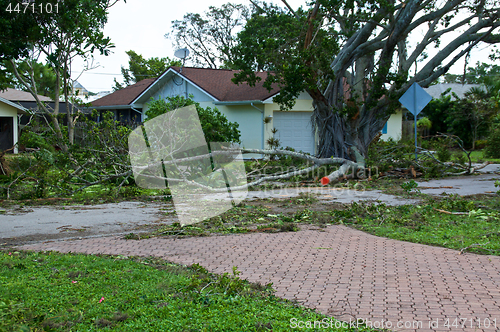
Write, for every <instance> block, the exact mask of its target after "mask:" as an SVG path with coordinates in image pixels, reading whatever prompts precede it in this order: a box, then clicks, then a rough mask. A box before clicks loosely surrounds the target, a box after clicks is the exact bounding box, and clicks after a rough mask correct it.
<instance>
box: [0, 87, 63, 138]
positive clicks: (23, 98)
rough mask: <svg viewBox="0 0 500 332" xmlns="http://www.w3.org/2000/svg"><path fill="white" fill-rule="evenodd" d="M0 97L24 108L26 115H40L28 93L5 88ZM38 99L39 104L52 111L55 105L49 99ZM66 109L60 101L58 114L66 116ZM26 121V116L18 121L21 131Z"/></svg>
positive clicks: (0, 91)
mask: <svg viewBox="0 0 500 332" xmlns="http://www.w3.org/2000/svg"><path fill="white" fill-rule="evenodd" d="M0 97H1V98H4V99H7V100H8V101H11V102H13V103H15V104H17V105H19V106H22V107H24V108H26V109H27V110H28V111H29V113H27V114H30V113H35V114H36V113H38V114H40V112H39V110H38V105H37V103H36V100H35V98H34V97H33V95H32V94H31V93H29V92H26V91H21V90H16V89H11V88H7V89H5V90H3V91H2V90H0ZM38 99H39V100H40V101H41V102H43V103H46V104H47V106H49V108H51V109H54V107H55V103H54V101H53V100H52V99H51V98H49V97H45V96H41V95H38ZM66 107H67V106H66V103H65V102H63V101H60V102H59V113H60V114H66ZM28 121H29V118H28V117H26V116H24V117H22V118H21V121H20V126H21V129H22V128H23V127H24V125H26V123H27V122H28Z"/></svg>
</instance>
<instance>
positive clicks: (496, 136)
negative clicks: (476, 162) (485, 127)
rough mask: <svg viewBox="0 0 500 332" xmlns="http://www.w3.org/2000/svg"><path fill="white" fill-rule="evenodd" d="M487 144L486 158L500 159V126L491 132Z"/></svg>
mask: <svg viewBox="0 0 500 332" xmlns="http://www.w3.org/2000/svg"><path fill="white" fill-rule="evenodd" d="M487 142H488V143H487V144H486V147H485V148H484V156H485V157H486V158H500V126H495V127H494V128H492V129H491V130H490V134H489V135H488V141H487Z"/></svg>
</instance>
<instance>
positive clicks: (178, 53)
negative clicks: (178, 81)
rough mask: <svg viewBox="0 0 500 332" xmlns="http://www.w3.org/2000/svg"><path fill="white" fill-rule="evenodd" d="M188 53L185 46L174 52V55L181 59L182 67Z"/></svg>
mask: <svg viewBox="0 0 500 332" xmlns="http://www.w3.org/2000/svg"><path fill="white" fill-rule="evenodd" d="M188 55H189V50H188V49H187V48H181V49H178V50H177V51H175V52H174V56H175V57H177V58H179V59H182V67H184V63H185V62H186V58H187V57H188ZM182 67H181V70H180V72H181V73H182Z"/></svg>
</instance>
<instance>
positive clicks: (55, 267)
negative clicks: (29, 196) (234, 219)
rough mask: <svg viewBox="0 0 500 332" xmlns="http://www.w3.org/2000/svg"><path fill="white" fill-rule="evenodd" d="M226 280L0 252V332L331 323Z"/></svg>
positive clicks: (149, 264)
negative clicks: (308, 322)
mask: <svg viewBox="0 0 500 332" xmlns="http://www.w3.org/2000/svg"><path fill="white" fill-rule="evenodd" d="M233 272H234V273H233V274H232V275H229V274H225V275H223V276H216V275H211V274H209V273H207V271H206V270H204V269H203V268H202V267H200V266H196V265H195V266H192V267H190V268H186V267H182V266H179V265H174V264H170V263H167V262H165V261H163V260H160V259H139V258H127V257H120V256H118V257H109V256H108V257H101V256H96V255H81V254H80V255H74V254H58V253H55V252H46V253H36V252H17V251H16V252H13V251H10V252H9V251H5V250H4V251H0V331H98V330H99V331H103V330H104V331H105V330H109V331H289V330H290V326H291V325H290V324H291V319H294V318H295V319H296V320H297V322H298V321H303V322H306V321H310V322H314V321H317V322H319V321H322V322H328V324H330V323H331V322H333V324H335V322H336V321H335V320H332V319H331V318H330V317H327V316H323V315H320V314H318V313H316V312H314V311H312V310H309V309H305V308H301V307H299V306H297V305H294V304H292V303H291V302H289V301H286V300H283V299H280V298H277V297H275V296H274V295H273V290H272V288H271V287H270V286H269V285H267V286H261V285H258V284H250V283H248V282H246V281H243V280H241V279H239V277H238V271H237V270H234V271H233ZM301 330H305V331H313V330H314V331H318V329H314V328H310V329H307V328H305V329H301ZM321 330H330V331H351V329H339V330H338V329H335V328H333V329H321ZM354 330H355V329H352V331H354ZM363 330H365V329H361V330H359V331H363ZM367 330H368V329H366V330H365V331H367ZM356 331H358V330H356Z"/></svg>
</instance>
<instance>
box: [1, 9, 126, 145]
mask: <svg viewBox="0 0 500 332" xmlns="http://www.w3.org/2000/svg"><path fill="white" fill-rule="evenodd" d="M117 1H118V0H65V1H64V8H62V6H59V8H58V12H57V13H56V12H53V11H52V12H48V11H47V10H46V8H47V7H43V6H38V5H37V6H33V10H31V7H30V9H29V10H27V11H26V12H24V13H22V14H18V15H17V14H16V13H11V14H12V15H14V16H15V20H18V21H19V22H18V24H20V25H21V26H22V25H23V24H26V25H27V26H31V27H33V21H36V22H37V23H38V26H37V27H36V28H33V30H30V29H28V30H29V32H30V34H29V35H28V36H27V37H26V38H24V39H21V40H22V41H26V42H23V43H20V44H17V43H15V42H14V41H13V40H11V38H13V37H14V36H8V41H7V45H14V46H15V47H17V49H14V46H12V47H11V48H8V52H7V51H5V52H4V58H5V59H8V60H10V62H11V64H12V66H13V71H14V75H15V76H16V78H17V80H18V81H19V83H20V84H22V85H23V86H24V88H25V89H26V90H27V91H29V92H30V93H31V94H32V95H33V97H34V98H35V99H36V100H37V102H38V104H39V107H40V108H41V109H42V110H43V111H44V112H45V113H46V114H47V115H48V116H49V117H50V118H51V120H52V123H53V128H52V129H53V130H54V132H55V133H56V135H57V137H58V138H59V139H60V141H61V145H62V148H63V149H64V150H67V144H66V143H65V142H69V144H72V143H73V140H74V128H75V123H76V121H77V119H78V116H79V112H78V111H77V110H76V109H74V103H71V104H70V105H69V107H67V111H66V120H67V126H68V128H67V132H68V134H67V136H66V138H65V137H64V135H63V130H62V128H61V126H60V124H59V120H58V114H59V99H60V98H59V97H60V95H62V96H63V99H64V100H66V101H70V99H71V96H70V87H71V86H72V84H73V80H72V78H71V76H70V73H71V72H72V70H71V69H72V63H73V60H74V59H75V58H77V57H80V58H83V59H84V60H85V61H86V63H87V69H91V68H92V67H93V58H92V55H93V54H94V52H96V51H98V52H99V53H100V54H104V55H108V54H109V52H110V49H111V48H112V47H113V46H114V45H113V44H112V43H111V40H110V38H109V37H106V36H104V33H103V32H102V29H103V28H104V25H105V24H106V22H107V15H108V9H109V8H110V7H111V6H113V5H114V4H115V3H116V2H117ZM124 1H125V0H124ZM48 2H50V1H48ZM48 2H45V3H48ZM52 3H53V4H56V3H58V2H56V1H52ZM2 9H3V8H2ZM42 10H44V12H43V13H42ZM0 23H2V24H5V22H4V21H1V22H0ZM11 28H13V29H15V26H12V27H11ZM32 31H35V32H32ZM6 48H7V47H6ZM16 56H17V57H18V58H19V60H21V61H15V60H16ZM41 56H43V57H44V58H45V59H46V62H47V65H48V66H49V67H50V68H51V69H52V71H53V72H54V74H55V78H56V79H55V82H54V84H55V86H54V88H53V91H54V93H55V95H54V101H55V106H54V108H53V109H50V108H49V107H48V106H47V105H45V104H43V103H41V102H40V101H39V100H38V97H37V95H38V87H37V83H36V80H37V78H36V77H35V70H34V68H35V65H33V64H34V63H36V62H37V61H38V59H39V58H40V57H41ZM23 62H24V63H28V64H30V65H29V66H27V68H23V66H20V65H19V64H21V63H23ZM24 69H27V72H24Z"/></svg>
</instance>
